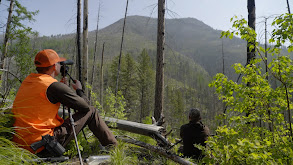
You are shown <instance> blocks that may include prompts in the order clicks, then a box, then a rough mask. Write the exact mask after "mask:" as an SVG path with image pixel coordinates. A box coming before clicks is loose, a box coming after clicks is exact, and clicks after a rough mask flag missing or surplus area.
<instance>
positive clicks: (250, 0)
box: [247, 0, 255, 64]
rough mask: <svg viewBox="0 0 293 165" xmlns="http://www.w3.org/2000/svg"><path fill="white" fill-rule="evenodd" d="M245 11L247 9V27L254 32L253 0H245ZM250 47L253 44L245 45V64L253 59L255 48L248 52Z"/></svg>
mask: <svg viewBox="0 0 293 165" xmlns="http://www.w3.org/2000/svg"><path fill="white" fill-rule="evenodd" d="M247 9H248V26H249V27H250V28H252V29H253V30H255V0H247ZM250 45H254V46H255V43H251V42H248V43H247V64H249V63H250V61H251V60H253V59H254V58H255V48H253V49H252V50H250V48H249V47H250Z"/></svg>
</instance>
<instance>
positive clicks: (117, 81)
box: [115, 0, 128, 96]
mask: <svg viewBox="0 0 293 165" xmlns="http://www.w3.org/2000/svg"><path fill="white" fill-rule="evenodd" d="M127 9H128V0H127V2H126V10H125V16H124V22H123V30H122V39H121V45H120V54H119V62H118V67H117V68H118V69H117V78H116V89H115V96H116V95H117V92H118V87H119V72H120V64H121V56H122V47H123V40H124V30H125V22H126V16H127Z"/></svg>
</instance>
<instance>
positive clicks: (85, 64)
mask: <svg viewBox="0 0 293 165" xmlns="http://www.w3.org/2000/svg"><path fill="white" fill-rule="evenodd" d="M82 75H83V83H82V84H83V89H84V90H85V93H86V94H87V95H88V92H87V91H88V88H86V83H87V81H88V0H84V1H83V69H82Z"/></svg>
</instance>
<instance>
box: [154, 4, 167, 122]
mask: <svg viewBox="0 0 293 165" xmlns="http://www.w3.org/2000/svg"><path fill="white" fill-rule="evenodd" d="M164 45H165V0H158V34H157V68H156V69H157V71H156V88H155V110H154V117H155V119H156V121H158V120H159V119H161V117H162V115H163V102H164V100H163V97H164Z"/></svg>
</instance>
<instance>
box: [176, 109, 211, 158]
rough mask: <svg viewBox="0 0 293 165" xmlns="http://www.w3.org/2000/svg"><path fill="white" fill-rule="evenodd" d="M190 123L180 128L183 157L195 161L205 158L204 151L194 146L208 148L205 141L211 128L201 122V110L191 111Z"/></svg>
mask: <svg viewBox="0 0 293 165" xmlns="http://www.w3.org/2000/svg"><path fill="white" fill-rule="evenodd" d="M188 117H189V123H188V124H184V125H182V126H181V128H180V137H181V138H182V140H183V155H184V157H191V158H193V159H201V158H203V155H202V151H201V150H199V149H198V148H196V147H195V146H194V144H200V145H202V146H206V143H205V141H206V140H207V138H208V136H209V128H208V127H207V126H205V125H204V124H203V123H202V122H201V116H200V110H199V109H191V110H190V111H189V115H188Z"/></svg>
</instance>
